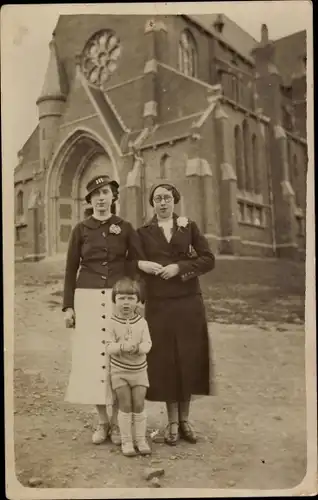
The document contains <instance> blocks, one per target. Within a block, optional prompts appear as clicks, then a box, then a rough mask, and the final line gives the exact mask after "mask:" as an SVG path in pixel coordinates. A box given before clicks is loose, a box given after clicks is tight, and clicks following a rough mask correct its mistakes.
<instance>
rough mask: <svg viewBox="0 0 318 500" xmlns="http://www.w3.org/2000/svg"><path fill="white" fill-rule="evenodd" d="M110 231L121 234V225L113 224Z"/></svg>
mask: <svg viewBox="0 0 318 500" xmlns="http://www.w3.org/2000/svg"><path fill="white" fill-rule="evenodd" d="M109 232H110V233H111V234H120V233H121V229H120V227H119V226H117V224H112V225H111V226H110V228H109Z"/></svg>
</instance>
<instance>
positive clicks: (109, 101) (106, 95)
mask: <svg viewBox="0 0 318 500" xmlns="http://www.w3.org/2000/svg"><path fill="white" fill-rule="evenodd" d="M101 92H102V94H103V95H104V97H105V99H106V101H107V102H108V104H109V106H110V107H111V109H112V111H113V113H114V115H115V116H116V118H117V120H118V121H119V123H120V125H121V127H122V129H123V131H124V132H126V133H129V132H131V130H130V129H129V128H128V127H127V126H126V125H125V123H124V120H123V118H122V117H121V115H120V113H119V111H118V109H117V108H116V106H115V104H114V103H113V101H112V100H111V98H110V97H109V95H108V94H107V91H101Z"/></svg>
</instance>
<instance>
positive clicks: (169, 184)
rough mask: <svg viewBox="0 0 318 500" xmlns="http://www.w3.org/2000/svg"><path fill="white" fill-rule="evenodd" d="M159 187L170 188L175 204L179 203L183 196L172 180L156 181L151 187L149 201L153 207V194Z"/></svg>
mask: <svg viewBox="0 0 318 500" xmlns="http://www.w3.org/2000/svg"><path fill="white" fill-rule="evenodd" d="M158 187H167V188H170V190H171V193H172V196H173V199H174V202H175V204H177V203H179V201H180V198H181V195H180V192H179V190H178V189H177V188H176V186H175V185H174V184H173V183H172V182H171V181H168V180H164V179H161V180H160V182H156V183H155V184H153V185H152V186H151V188H150V192H149V203H150V205H151V206H152V207H153V195H154V192H155V191H156V189H157V188H158Z"/></svg>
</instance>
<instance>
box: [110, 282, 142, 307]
mask: <svg viewBox="0 0 318 500" xmlns="http://www.w3.org/2000/svg"><path fill="white" fill-rule="evenodd" d="M118 294H125V295H126V294H127V295H137V298H138V302H141V301H142V297H141V288H140V284H139V283H138V281H136V280H132V279H131V278H122V279H120V280H118V281H117V282H116V283H115V285H114V286H113V290H112V301H113V303H115V302H116V295H118Z"/></svg>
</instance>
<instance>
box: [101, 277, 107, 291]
mask: <svg viewBox="0 0 318 500" xmlns="http://www.w3.org/2000/svg"><path fill="white" fill-rule="evenodd" d="M102 279H103V280H107V277H106V276H102ZM103 293H105V292H103Z"/></svg>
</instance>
